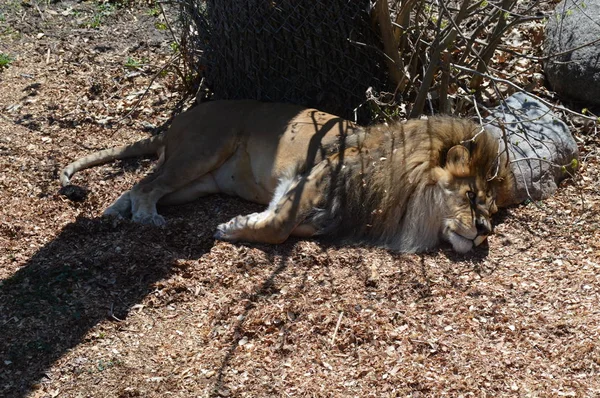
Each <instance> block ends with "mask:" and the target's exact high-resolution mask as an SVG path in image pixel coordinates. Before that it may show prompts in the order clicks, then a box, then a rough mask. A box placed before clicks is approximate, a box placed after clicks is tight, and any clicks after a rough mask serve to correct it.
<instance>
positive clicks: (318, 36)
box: [179, 0, 389, 122]
mask: <svg viewBox="0 0 600 398" xmlns="http://www.w3.org/2000/svg"><path fill="white" fill-rule="evenodd" d="M179 3H180V5H181V16H182V22H183V26H184V31H185V32H186V33H185V34H184V39H185V41H186V44H187V46H188V48H189V47H192V48H193V49H194V50H197V51H198V52H197V57H196V58H195V59H194V60H193V62H195V63H196V65H198V66H199V67H200V69H201V71H202V75H203V77H204V78H205V83H206V85H207V86H208V87H209V88H210V89H211V91H212V92H213V93H214V98H217V99H258V100H263V101H273V102H291V103H296V104H302V105H305V106H311V107H317V108H319V109H321V110H324V111H327V112H330V113H333V114H337V115H340V116H343V117H346V118H350V119H355V117H357V118H358V121H359V122H368V121H370V117H371V115H370V112H369V110H368V107H364V106H362V107H361V104H364V103H365V100H366V94H365V93H366V91H367V89H368V88H369V87H372V88H373V90H374V91H375V92H379V91H385V90H388V89H389V87H388V85H387V84H388V83H387V77H386V68H385V63H384V59H383V55H382V51H381V50H380V47H381V46H380V40H379V38H378V35H377V33H376V32H375V31H374V29H373V27H372V24H371V22H370V16H369V6H370V1H369V0H220V1H218V0H206V1H201V0H179ZM356 108H359V109H358V112H357V114H355V109H356Z"/></svg>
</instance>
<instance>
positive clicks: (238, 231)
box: [214, 164, 329, 243]
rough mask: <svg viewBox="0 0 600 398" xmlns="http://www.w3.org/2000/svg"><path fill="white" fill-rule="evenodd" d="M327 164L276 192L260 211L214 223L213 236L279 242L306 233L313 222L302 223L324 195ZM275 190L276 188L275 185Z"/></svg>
mask: <svg viewBox="0 0 600 398" xmlns="http://www.w3.org/2000/svg"><path fill="white" fill-rule="evenodd" d="M328 172H329V168H328V167H326V166H324V165H323V164H321V165H319V166H317V167H316V168H315V169H313V171H312V172H311V173H310V174H309V175H308V176H307V177H301V178H300V179H298V180H296V181H294V182H292V183H290V182H289V181H288V182H287V184H289V188H288V189H287V190H285V192H283V193H282V194H281V195H280V196H279V195H277V196H276V197H274V199H273V201H272V202H271V204H269V207H268V208H267V209H266V210H265V211H263V212H261V213H253V214H249V215H245V216H242V215H240V216H237V217H234V218H233V219H231V220H230V221H228V222H226V223H223V224H221V225H219V226H218V227H217V232H216V233H215V235H214V236H215V238H217V239H222V240H228V241H246V242H261V243H281V242H283V241H285V240H286V239H287V238H288V237H289V236H290V235H296V236H301V237H310V236H312V235H314V234H315V233H316V231H317V228H316V227H315V226H312V225H310V224H309V223H304V221H305V220H306V217H307V215H308V214H309V213H310V212H311V211H312V209H313V208H314V207H315V206H317V205H319V203H320V202H322V199H323V198H324V194H325V193H324V189H323V186H322V184H323V177H324V176H325V175H326V174H327V173H328ZM278 190H279V188H278Z"/></svg>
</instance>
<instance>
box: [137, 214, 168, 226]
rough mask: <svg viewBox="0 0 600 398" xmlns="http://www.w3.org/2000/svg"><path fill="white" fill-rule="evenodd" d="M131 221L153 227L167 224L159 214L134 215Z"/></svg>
mask: <svg viewBox="0 0 600 398" xmlns="http://www.w3.org/2000/svg"><path fill="white" fill-rule="evenodd" d="M132 220H133V221H134V222H136V223H139V224H146V225H155V226H157V227H160V226H163V225H165V224H166V223H167V222H166V221H165V218H164V217H163V216H161V215H160V214H139V213H138V214H134V216H133V218H132Z"/></svg>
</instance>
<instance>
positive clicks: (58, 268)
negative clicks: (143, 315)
mask: <svg viewBox="0 0 600 398" xmlns="http://www.w3.org/2000/svg"><path fill="white" fill-rule="evenodd" d="M171 228H177V233H170V231H169V229H171ZM186 228H188V229H190V228H191V226H189V225H187V224H183V223H182V225H173V226H171V227H170V228H169V229H159V228H146V227H141V226H139V225H135V224H132V223H127V222H123V223H118V225H117V224H116V223H113V222H110V221H108V220H100V219H97V220H90V219H86V218H79V219H77V220H76V221H75V222H73V223H71V224H69V225H67V226H66V227H65V228H64V229H63V230H62V231H61V232H60V234H59V235H58V236H57V237H56V239H54V240H53V241H52V242H50V243H48V244H47V245H46V246H45V247H43V248H42V249H40V250H39V251H38V252H37V253H36V254H35V255H34V256H33V257H32V258H31V259H30V260H29V261H28V262H27V263H26V264H25V265H24V266H23V267H22V268H21V269H20V270H19V271H17V272H16V273H15V274H14V275H13V276H12V277H11V278H9V279H6V280H4V281H2V282H1V284H0V336H1V337H0V360H1V361H2V363H1V365H2V366H1V367H0V396H2V397H24V396H26V395H28V393H29V392H30V391H31V389H32V388H33V386H34V385H35V384H36V383H38V382H39V380H40V379H41V378H42V377H43V376H44V373H45V372H46V371H47V369H48V368H49V367H50V366H51V365H52V363H53V362H54V361H56V360H57V359H58V358H60V357H61V356H62V355H64V354H65V353H66V352H67V351H68V350H70V349H72V348H73V347H75V346H76V345H78V344H79V343H80V342H81V341H82V339H83V338H84V336H85V334H86V332H87V331H88V330H89V329H90V328H92V327H93V326H94V325H96V324H98V323H99V322H101V321H104V320H111V319H112V320H116V319H124V318H125V317H126V316H127V313H128V311H129V309H130V308H131V307H132V306H133V305H134V304H136V303H139V302H140V301H141V300H142V298H143V297H144V296H146V295H147V294H148V293H149V291H150V290H151V289H152V285H153V283H155V282H156V281H158V280H161V279H164V278H167V277H168V276H169V275H170V274H171V273H172V264H173V262H174V261H175V260H176V259H177V258H183V257H188V258H189V257H194V258H197V257H199V256H201V255H202V254H203V253H204V252H206V251H207V250H210V247H211V246H212V245H213V240H212V239H210V238H202V236H198V234H195V233H193V231H183V233H182V231H181V229H186ZM186 232H187V233H186Z"/></svg>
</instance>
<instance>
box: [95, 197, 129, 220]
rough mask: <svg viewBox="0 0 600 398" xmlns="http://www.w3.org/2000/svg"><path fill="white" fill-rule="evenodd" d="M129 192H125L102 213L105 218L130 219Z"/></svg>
mask: <svg viewBox="0 0 600 398" xmlns="http://www.w3.org/2000/svg"><path fill="white" fill-rule="evenodd" d="M129 192H130V191H125V192H123V194H121V196H119V197H118V198H117V200H115V201H114V203H113V204H112V205H110V206H109V207H108V208H107V209H106V210H104V213H102V215H103V216H105V217H117V218H130V217H131V198H130V196H129Z"/></svg>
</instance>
